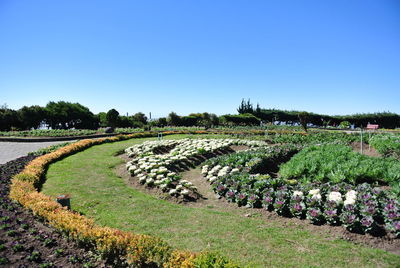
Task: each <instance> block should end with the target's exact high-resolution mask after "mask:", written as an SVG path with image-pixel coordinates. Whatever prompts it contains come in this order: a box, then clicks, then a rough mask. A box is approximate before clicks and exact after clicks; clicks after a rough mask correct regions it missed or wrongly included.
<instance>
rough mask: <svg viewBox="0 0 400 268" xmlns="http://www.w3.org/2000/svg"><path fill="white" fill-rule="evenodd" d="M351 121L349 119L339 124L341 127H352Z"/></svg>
mask: <svg viewBox="0 0 400 268" xmlns="http://www.w3.org/2000/svg"><path fill="white" fill-rule="evenodd" d="M350 125H351V124H350V122H349V121H342V122H340V125H339V127H340V128H350Z"/></svg>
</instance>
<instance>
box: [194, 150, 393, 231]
mask: <svg viewBox="0 0 400 268" xmlns="http://www.w3.org/2000/svg"><path fill="white" fill-rule="evenodd" d="M284 152H285V151H283V152H282V149H281V150H280V149H279V148H278V149H276V150H273V151H271V152H270V153H269V154H267V155H264V157H267V158H268V157H271V158H274V157H276V155H279V154H281V153H284ZM231 158H232V156H231ZM228 160H229V158H228V157H221V158H217V159H214V160H210V161H209V163H206V165H204V166H203V168H202V173H203V175H204V176H205V177H206V179H207V180H208V181H210V183H211V184H212V187H213V189H214V191H215V192H216V193H217V194H218V195H219V196H224V197H225V198H226V199H227V200H228V201H231V202H235V203H237V204H238V205H239V206H248V207H264V208H265V209H267V210H270V211H276V212H277V213H278V214H280V215H283V216H289V217H298V218H302V219H304V218H307V219H309V220H310V221H311V222H312V223H314V224H324V223H328V224H331V225H340V224H341V225H343V226H345V227H346V228H347V229H348V230H350V231H354V232H362V233H366V232H371V233H378V234H382V233H384V232H388V233H392V234H394V235H395V236H397V237H399V236H400V203H399V199H398V197H396V196H395V195H394V194H393V193H392V192H390V191H386V190H384V189H383V188H382V187H372V186H371V185H369V184H367V183H364V184H359V185H356V186H354V185H351V184H348V183H338V184H332V183H319V184H318V183H308V184H301V183H298V182H297V181H295V180H285V179H281V178H271V176H269V175H260V174H255V175H251V174H250V173H249V172H251V170H252V168H254V163H258V162H260V161H261V159H260V156H259V155H258V154H257V152H250V153H248V154H247V158H246V157H241V158H238V160H237V161H236V162H235V161H233V163H231V165H227V163H229V161H228ZM238 163H240V165H238ZM241 171H242V172H241Z"/></svg>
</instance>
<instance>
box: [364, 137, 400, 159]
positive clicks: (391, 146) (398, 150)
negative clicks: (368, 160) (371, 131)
mask: <svg viewBox="0 0 400 268" xmlns="http://www.w3.org/2000/svg"><path fill="white" fill-rule="evenodd" d="M370 145H371V146H372V147H374V148H375V149H376V150H377V151H378V152H379V153H380V154H381V155H383V156H385V157H394V158H396V159H400V135H399V134H381V135H375V136H373V137H372V138H371V140H370Z"/></svg>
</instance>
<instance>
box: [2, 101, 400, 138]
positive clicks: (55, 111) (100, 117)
mask: <svg viewBox="0 0 400 268" xmlns="http://www.w3.org/2000/svg"><path fill="white" fill-rule="evenodd" d="M237 111H238V113H239V114H237V115H230V114H227V115H222V116H217V115H215V114H212V113H192V114H189V115H188V116H179V115H177V114H176V113H175V112H171V113H170V114H169V115H168V116H167V117H162V118H159V119H157V120H153V121H149V120H148V118H147V117H146V115H145V114H144V113H141V112H139V113H136V114H134V115H131V116H128V115H126V116H124V115H120V114H119V112H118V111H117V110H115V109H111V110H109V111H108V112H101V113H99V114H93V113H92V112H91V111H90V110H89V108H87V107H85V106H83V105H81V104H79V103H70V102H65V101H59V102H49V103H48V104H47V105H46V106H45V107H41V106H38V105H34V106H24V107H22V108H21V109H19V110H12V109H9V108H8V107H7V106H6V105H3V106H0V131H8V130H27V129H32V128H34V129H37V128H39V127H40V126H41V125H42V124H45V125H47V126H48V127H50V128H52V129H69V128H75V129H97V128H99V127H114V128H115V127H124V128H148V127H151V126H161V127H163V126H202V127H205V128H210V127H213V126H219V125H223V126H236V125H242V126H257V125H260V124H261V123H273V124H278V125H279V124H285V125H301V126H303V128H304V129H307V126H308V125H309V124H312V125H314V126H323V127H327V126H336V127H337V126H342V127H343V126H349V125H350V124H353V125H354V126H355V127H366V125H367V124H368V123H371V124H378V125H379V126H380V127H381V128H396V127H400V115H398V114H395V113H389V112H383V113H369V114H354V115H346V116H330V115H320V114H315V113H308V112H301V111H285V110H277V109H263V108H260V106H259V105H258V104H257V106H256V107H255V108H254V106H253V104H252V103H251V102H250V100H247V101H245V100H244V99H243V100H242V102H241V103H240V105H239V107H238V109H237Z"/></svg>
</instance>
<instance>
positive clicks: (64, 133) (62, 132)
mask: <svg viewBox="0 0 400 268" xmlns="http://www.w3.org/2000/svg"><path fill="white" fill-rule="evenodd" d="M96 133H97V130H90V129H35V130H22V131H0V136H7V137H68V136H86V135H93V134H96Z"/></svg>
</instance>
